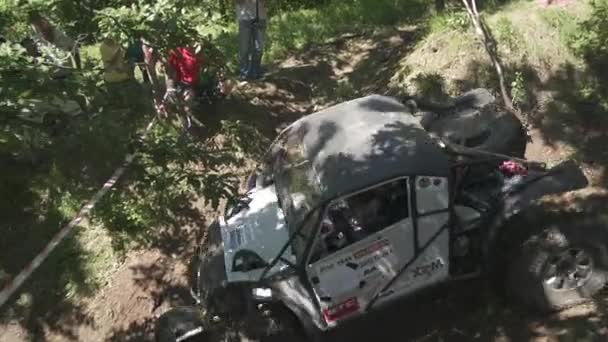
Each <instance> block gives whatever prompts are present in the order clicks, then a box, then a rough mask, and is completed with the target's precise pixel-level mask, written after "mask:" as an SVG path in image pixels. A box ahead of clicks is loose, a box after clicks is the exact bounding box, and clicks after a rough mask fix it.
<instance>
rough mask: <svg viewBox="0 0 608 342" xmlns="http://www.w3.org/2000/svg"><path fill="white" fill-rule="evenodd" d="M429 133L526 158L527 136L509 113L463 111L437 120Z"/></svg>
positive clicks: (490, 110)
mask: <svg viewBox="0 0 608 342" xmlns="http://www.w3.org/2000/svg"><path fill="white" fill-rule="evenodd" d="M427 126H428V128H427V130H428V131H429V132H431V133H435V134H437V135H438V136H440V137H441V138H443V139H446V140H447V141H449V142H452V143H455V144H460V145H464V146H465V147H470V148H476V149H479V150H483V151H487V152H493V153H502V154H507V155H510V156H514V157H518V158H523V157H524V155H525V153H526V133H525V129H524V127H523V125H522V124H521V122H520V121H519V119H517V117H516V116H515V115H513V114H511V113H508V112H500V111H494V110H493V108H492V106H488V107H486V108H484V109H481V110H477V109H470V110H461V111H457V112H455V113H452V114H448V115H445V116H442V117H439V118H437V119H436V120H434V121H432V122H430V123H428V124H427Z"/></svg>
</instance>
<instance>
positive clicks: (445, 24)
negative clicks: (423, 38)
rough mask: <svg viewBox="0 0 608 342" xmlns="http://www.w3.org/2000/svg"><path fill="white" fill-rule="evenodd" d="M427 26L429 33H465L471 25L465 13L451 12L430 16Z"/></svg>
mask: <svg viewBox="0 0 608 342" xmlns="http://www.w3.org/2000/svg"><path fill="white" fill-rule="evenodd" d="M428 26H429V30H430V31H431V32H443V31H448V30H455V31H466V30H467V29H468V28H469V27H470V26H471V24H470V19H469V16H468V14H467V12H465V11H464V10H459V11H457V10H451V11H447V12H444V13H439V14H436V15H433V16H431V17H430V18H429V23H428Z"/></svg>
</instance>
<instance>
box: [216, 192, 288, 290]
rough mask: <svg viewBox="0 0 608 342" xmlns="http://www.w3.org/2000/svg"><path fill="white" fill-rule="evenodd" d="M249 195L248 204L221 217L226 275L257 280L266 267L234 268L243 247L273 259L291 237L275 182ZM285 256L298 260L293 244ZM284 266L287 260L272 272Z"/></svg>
mask: <svg viewBox="0 0 608 342" xmlns="http://www.w3.org/2000/svg"><path fill="white" fill-rule="evenodd" d="M248 196H249V198H250V199H251V202H250V203H249V205H248V208H245V209H243V210H241V211H240V212H239V213H237V214H236V215H234V216H233V217H231V218H229V219H228V220H224V219H223V218H220V225H221V232H222V240H223V243H224V260H225V263H226V276H227V280H228V281H229V282H238V281H256V280H258V279H259V277H260V276H261V274H262V272H263V270H264V269H263V268H262V269H256V270H252V271H249V272H233V271H232V264H233V258H234V255H235V253H237V252H238V251H239V250H249V251H252V252H255V253H256V254H258V255H259V256H260V257H261V258H262V259H263V260H264V261H266V262H267V263H271V262H272V260H273V259H274V258H275V257H276V256H277V255H278V254H279V252H280V251H281V248H283V246H285V244H286V243H287V241H288V240H289V231H288V229H287V225H286V224H285V218H284V216H283V211H282V210H281V208H279V205H278V202H277V195H276V192H275V188H274V185H271V186H268V187H266V188H262V189H257V190H255V191H252V192H250V193H249V194H248ZM284 257H286V258H287V259H288V260H290V259H291V260H290V261H291V262H295V258H294V257H293V254H292V253H291V248H290V247H288V249H287V251H286V252H285V254H284ZM284 267H286V265H285V264H282V263H277V265H276V266H275V267H274V268H273V269H272V270H270V272H269V273H268V274H269V275H271V274H273V273H274V272H277V271H279V270H281V269H282V268H284Z"/></svg>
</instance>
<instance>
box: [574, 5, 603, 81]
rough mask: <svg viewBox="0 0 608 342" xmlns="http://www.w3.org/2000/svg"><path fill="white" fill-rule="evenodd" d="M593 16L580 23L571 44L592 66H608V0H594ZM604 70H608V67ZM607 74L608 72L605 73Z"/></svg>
mask: <svg viewBox="0 0 608 342" xmlns="http://www.w3.org/2000/svg"><path fill="white" fill-rule="evenodd" d="M592 8H593V11H592V14H591V16H590V17H589V18H588V19H586V20H584V21H583V22H581V23H580V26H579V30H578V32H577V33H576V34H575V35H573V37H572V39H571V40H570V45H571V46H572V48H573V49H574V51H575V52H576V53H577V54H578V55H579V56H581V57H583V58H585V60H586V61H587V62H588V63H589V64H590V65H592V66H595V67H606V66H608V0H596V1H594V2H592ZM603 71H608V68H606V69H604V70H603ZM604 75H606V74H604Z"/></svg>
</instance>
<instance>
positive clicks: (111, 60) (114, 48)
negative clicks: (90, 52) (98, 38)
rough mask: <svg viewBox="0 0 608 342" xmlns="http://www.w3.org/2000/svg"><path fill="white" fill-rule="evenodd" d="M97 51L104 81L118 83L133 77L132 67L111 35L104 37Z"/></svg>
mask: <svg viewBox="0 0 608 342" xmlns="http://www.w3.org/2000/svg"><path fill="white" fill-rule="evenodd" d="M99 53H100V55H101V61H102V62H103V69H104V71H103V78H104V80H105V81H106V83H120V82H124V81H127V80H131V79H132V78H133V72H132V68H131V66H130V65H129V63H128V62H127V60H126V58H125V57H126V56H125V51H124V49H123V48H122V46H121V45H120V44H118V42H116V40H114V39H113V38H111V37H106V38H104V39H103V41H102V42H101V44H100V45H99Z"/></svg>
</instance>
